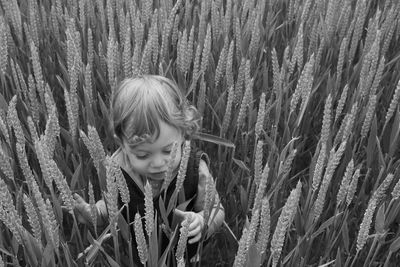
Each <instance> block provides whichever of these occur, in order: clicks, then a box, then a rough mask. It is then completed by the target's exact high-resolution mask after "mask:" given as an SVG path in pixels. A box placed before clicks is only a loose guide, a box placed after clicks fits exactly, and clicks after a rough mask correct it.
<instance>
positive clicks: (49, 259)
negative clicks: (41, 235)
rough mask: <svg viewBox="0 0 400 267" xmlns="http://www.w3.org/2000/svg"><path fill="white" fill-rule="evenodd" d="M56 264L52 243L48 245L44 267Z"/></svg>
mask: <svg viewBox="0 0 400 267" xmlns="http://www.w3.org/2000/svg"><path fill="white" fill-rule="evenodd" d="M51 262H54V248H53V245H52V243H51V242H48V243H47V246H46V248H45V249H44V252H43V256H42V264H41V266H42V267H47V266H50V263H51Z"/></svg>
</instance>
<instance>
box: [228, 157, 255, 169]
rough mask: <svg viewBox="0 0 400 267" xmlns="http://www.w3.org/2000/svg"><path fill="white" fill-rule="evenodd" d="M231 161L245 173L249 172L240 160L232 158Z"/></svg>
mask: <svg viewBox="0 0 400 267" xmlns="http://www.w3.org/2000/svg"><path fill="white" fill-rule="evenodd" d="M232 160H233V162H234V163H235V164H236V165H237V166H238V167H239V168H241V169H242V170H244V171H246V172H248V173H250V172H251V171H250V169H249V168H248V167H247V166H246V163H244V162H243V161H241V160H239V159H235V158H232Z"/></svg>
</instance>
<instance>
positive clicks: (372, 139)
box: [367, 116, 377, 168]
mask: <svg viewBox="0 0 400 267" xmlns="http://www.w3.org/2000/svg"><path fill="white" fill-rule="evenodd" d="M376 128H377V125H376V116H374V119H373V120H372V124H371V130H370V133H369V138H368V145H367V167H369V168H371V167H372V166H371V164H372V163H373V162H374V161H375V159H376V158H375V157H376V154H375V149H376V135H377V131H376Z"/></svg>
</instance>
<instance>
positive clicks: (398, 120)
mask: <svg viewBox="0 0 400 267" xmlns="http://www.w3.org/2000/svg"><path fill="white" fill-rule="evenodd" d="M399 126H400V112H399V109H398V108H397V109H396V115H395V116H394V121H393V126H392V132H391V133H390V145H389V155H390V156H391V157H393V155H394V153H395V152H396V150H397V145H396V143H397V139H398V137H399V133H400V127H399Z"/></svg>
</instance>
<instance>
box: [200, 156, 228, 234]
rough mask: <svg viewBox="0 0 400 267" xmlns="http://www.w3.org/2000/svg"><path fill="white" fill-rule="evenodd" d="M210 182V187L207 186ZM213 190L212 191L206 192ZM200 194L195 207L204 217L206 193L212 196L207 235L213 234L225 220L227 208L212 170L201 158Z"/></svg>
mask: <svg viewBox="0 0 400 267" xmlns="http://www.w3.org/2000/svg"><path fill="white" fill-rule="evenodd" d="M207 183H208V188H207ZM208 190H211V191H210V192H208V193H207V192H206V191H208ZM197 191H198V196H197V199H196V202H195V204H194V209H195V210H197V211H198V213H199V214H201V215H202V216H203V217H204V213H205V212H204V206H205V200H206V195H207V194H209V196H211V203H210V206H209V207H210V208H211V209H210V213H209V216H208V220H207V224H208V229H207V237H209V236H211V235H212V234H213V233H214V232H215V231H216V230H217V229H218V228H219V227H220V226H221V225H222V223H223V222H224V219H225V210H224V207H223V206H222V203H221V200H220V198H219V195H218V192H217V190H216V188H215V183H214V179H213V177H212V176H211V173H210V170H209V168H208V165H207V163H206V162H205V161H204V160H200V164H199V185H198V189H197Z"/></svg>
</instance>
